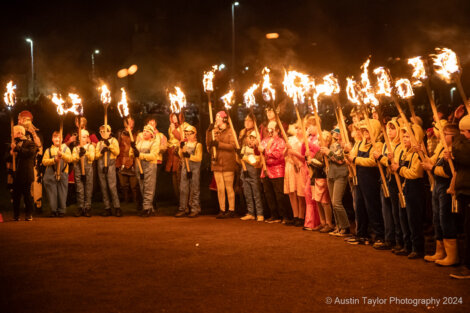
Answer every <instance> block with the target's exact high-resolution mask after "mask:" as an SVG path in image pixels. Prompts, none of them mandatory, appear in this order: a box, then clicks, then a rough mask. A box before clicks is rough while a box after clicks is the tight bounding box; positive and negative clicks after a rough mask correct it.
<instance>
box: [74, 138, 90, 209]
mask: <svg viewBox="0 0 470 313" xmlns="http://www.w3.org/2000/svg"><path fill="white" fill-rule="evenodd" d="M80 143H81V144H78V145H76V146H75V147H74V148H73V150H72V162H73V167H74V171H75V185H76V188H77V203H78V208H77V212H75V216H76V217H80V216H86V217H91V199H92V198H93V161H94V160H95V146H93V144H92V143H91V141H90V134H89V133H88V131H87V130H85V129H82V130H81V138H80ZM82 157H83V158H84V170H85V171H84V172H85V173H84V175H82V169H81V164H80V162H81V161H80V159H81V158H82Z"/></svg>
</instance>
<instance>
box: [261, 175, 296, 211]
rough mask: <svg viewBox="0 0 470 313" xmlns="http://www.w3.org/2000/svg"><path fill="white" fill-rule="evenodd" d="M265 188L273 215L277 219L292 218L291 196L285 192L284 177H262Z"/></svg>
mask: <svg viewBox="0 0 470 313" xmlns="http://www.w3.org/2000/svg"><path fill="white" fill-rule="evenodd" d="M262 182H263V190H264V193H265V195H266V202H267V203H268V207H269V210H270V211H271V217H272V218H275V219H279V218H281V217H282V218H284V219H291V218H292V210H291V209H290V205H289V198H288V196H287V195H286V194H284V177H279V178H269V177H265V178H263V179H262Z"/></svg>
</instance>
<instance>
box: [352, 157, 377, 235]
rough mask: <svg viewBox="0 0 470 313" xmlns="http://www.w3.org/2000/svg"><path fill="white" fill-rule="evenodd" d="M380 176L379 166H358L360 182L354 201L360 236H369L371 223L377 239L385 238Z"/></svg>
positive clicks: (358, 179)
mask: <svg viewBox="0 0 470 313" xmlns="http://www.w3.org/2000/svg"><path fill="white" fill-rule="evenodd" d="M379 177H380V176H379V171H378V169H377V168H374V167H370V168H366V167H359V166H358V167H357V181H358V184H357V186H356V189H355V197H354V201H355V205H356V223H357V236H358V237H368V232H367V230H368V227H369V225H370V227H371V228H372V231H373V232H374V234H375V240H384V220H383V217H382V209H381V203H380V181H379Z"/></svg>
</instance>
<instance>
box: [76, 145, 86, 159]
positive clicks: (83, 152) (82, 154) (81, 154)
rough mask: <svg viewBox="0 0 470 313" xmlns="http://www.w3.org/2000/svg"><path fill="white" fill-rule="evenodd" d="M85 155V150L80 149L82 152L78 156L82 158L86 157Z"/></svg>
mask: <svg viewBox="0 0 470 313" xmlns="http://www.w3.org/2000/svg"><path fill="white" fill-rule="evenodd" d="M85 153H86V151H85V148H83V147H80V152H79V153H78V155H79V156H80V157H82V156H84V155H85Z"/></svg>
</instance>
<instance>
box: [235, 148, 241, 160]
mask: <svg viewBox="0 0 470 313" xmlns="http://www.w3.org/2000/svg"><path fill="white" fill-rule="evenodd" d="M235 151H236V152H237V154H238V156H239V157H240V159H241V158H242V149H240V148H238V149H236V150H235Z"/></svg>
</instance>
